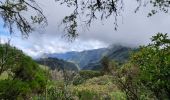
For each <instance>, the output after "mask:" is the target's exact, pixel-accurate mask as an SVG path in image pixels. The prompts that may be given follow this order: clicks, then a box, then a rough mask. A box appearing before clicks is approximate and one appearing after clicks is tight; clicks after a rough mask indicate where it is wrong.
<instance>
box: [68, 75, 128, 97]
mask: <svg viewBox="0 0 170 100" xmlns="http://www.w3.org/2000/svg"><path fill="white" fill-rule="evenodd" d="M71 90H72V92H73V94H76V96H77V97H78V98H79V99H80V100H94V99H95V100H106V99H107V100H113V98H116V97H117V98H119V97H118V96H115V95H114V93H116V92H119V93H120V95H121V96H120V97H121V98H124V99H123V100H126V99H125V98H126V97H125V94H124V93H123V92H121V91H119V88H118V87H117V85H116V84H114V81H113V77H112V76H108V75H104V76H99V77H94V78H91V79H88V80H87V81H86V82H84V83H82V84H80V85H77V86H72V87H71ZM119 99H120V98H119ZM119 99H118V100H119Z"/></svg>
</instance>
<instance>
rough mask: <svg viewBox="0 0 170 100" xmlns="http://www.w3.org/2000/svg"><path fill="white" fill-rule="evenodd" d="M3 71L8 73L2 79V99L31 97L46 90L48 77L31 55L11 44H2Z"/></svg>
mask: <svg viewBox="0 0 170 100" xmlns="http://www.w3.org/2000/svg"><path fill="white" fill-rule="evenodd" d="M0 50H1V51H0V55H1V56H0V61H1V66H0V68H1V73H0V75H3V74H4V73H6V76H5V78H1V80H0V98H1V99H10V100H11V99H12V100H14V99H30V98H31V97H32V96H34V95H38V94H41V93H43V92H44V89H45V87H46V80H47V77H46V76H45V71H44V70H43V69H41V68H40V67H39V66H38V64H36V63H35V62H34V61H33V60H32V59H31V58H30V57H28V56H26V55H25V54H23V53H22V51H20V50H18V49H16V48H15V47H11V46H10V45H9V44H1V45H0Z"/></svg>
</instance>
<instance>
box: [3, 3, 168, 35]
mask: <svg viewBox="0 0 170 100" xmlns="http://www.w3.org/2000/svg"><path fill="white" fill-rule="evenodd" d="M55 1H57V2H60V4H66V5H67V6H68V7H75V9H74V11H73V12H72V13H71V14H70V15H68V16H65V17H64V18H63V21H62V24H63V25H64V30H65V31H66V32H67V34H66V36H68V37H69V38H75V37H77V36H78V31H77V29H78V27H79V26H83V27H90V25H91V23H92V22H93V21H95V20H97V19H100V20H104V19H107V18H109V17H111V16H113V17H114V19H115V20H114V25H115V27H114V28H115V30H117V27H118V24H117V21H118V17H119V16H121V14H122V11H123V8H124V0H55ZM136 1H137V2H138V3H139V5H138V7H137V8H136V10H135V12H137V11H138V10H139V8H140V7H141V6H143V5H145V6H146V5H150V4H151V5H152V6H153V9H152V10H151V11H150V13H149V14H148V16H152V15H154V14H156V13H158V12H159V11H163V12H165V13H168V10H169V6H170V1H169V0H146V1H144V0H136ZM25 13H29V14H27V15H29V16H24V15H25ZM0 15H1V18H2V19H3V21H4V26H6V27H8V28H9V31H10V33H13V30H14V27H16V28H17V29H19V31H20V32H21V33H22V36H28V35H29V33H31V32H32V31H34V28H33V26H32V25H33V24H43V25H46V24H47V19H46V17H45V16H44V14H43V11H42V9H41V8H40V7H39V6H38V4H37V3H36V1H35V0H3V1H0Z"/></svg>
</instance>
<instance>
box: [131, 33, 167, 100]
mask: <svg viewBox="0 0 170 100" xmlns="http://www.w3.org/2000/svg"><path fill="white" fill-rule="evenodd" d="M132 59H133V60H132V62H133V63H134V64H136V65H137V66H139V68H140V75H141V76H140V82H141V83H142V84H143V85H144V86H146V87H147V88H148V89H149V90H151V91H152V92H154V95H155V96H156V97H157V98H158V99H165V98H170V97H169V96H170V91H169V90H170V39H169V38H168V35H167V34H162V33H158V34H157V35H156V36H153V37H152V43H151V44H149V45H148V46H142V47H141V49H140V51H139V52H138V53H136V54H135V55H134V56H133V57H132Z"/></svg>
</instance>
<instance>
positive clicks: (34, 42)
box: [0, 0, 170, 57]
mask: <svg viewBox="0 0 170 100" xmlns="http://www.w3.org/2000/svg"><path fill="white" fill-rule="evenodd" d="M135 2H136V0H131V1H129V0H125V8H124V12H122V16H120V17H118V25H119V27H118V30H117V31H114V24H113V23H114V18H113V17H112V18H109V19H107V20H105V21H103V22H101V21H95V22H94V23H92V25H91V27H90V28H89V30H86V31H84V30H81V31H80V34H79V37H78V38H77V39H76V40H75V41H73V42H69V41H67V39H66V38H63V37H62V36H63V35H64V33H63V31H62V28H60V27H58V25H59V24H60V22H61V20H62V18H63V17H64V16H66V15H69V14H70V13H71V12H72V11H73V9H72V8H67V7H65V6H60V5H58V4H57V3H56V2H55V0H50V1H48V0H38V3H39V5H40V6H41V8H42V9H43V12H44V14H45V16H46V17H47V19H48V26H47V27H46V28H39V29H37V30H36V31H35V32H34V33H31V34H30V36H29V38H28V39H22V38H21V37H20V36H16V35H12V36H4V35H1V37H2V38H3V40H5V38H6V39H7V38H9V37H10V38H11V39H12V41H11V42H12V44H13V45H14V46H16V47H18V48H19V49H22V50H23V51H24V52H25V53H26V54H28V55H30V56H32V57H35V56H38V55H41V54H43V53H62V52H67V51H82V50H89V49H97V48H102V47H107V46H108V45H111V44H117V43H119V44H124V45H130V46H138V45H143V44H147V43H148V42H150V40H149V39H150V38H151V36H153V35H154V34H155V33H157V32H163V33H168V32H170V28H169V26H170V21H169V20H170V17H169V15H168V14H164V13H158V14H157V15H155V16H153V17H150V18H148V17H147V13H148V8H141V9H140V10H139V11H138V12H137V13H134V10H135V8H136V7H137V5H136V3H135ZM0 26H2V24H0ZM2 27H3V26H2ZM2 27H1V28H0V29H1V31H2V29H3V28H2ZM1 31H0V32H1ZM1 33H7V32H6V31H2V32H1Z"/></svg>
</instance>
